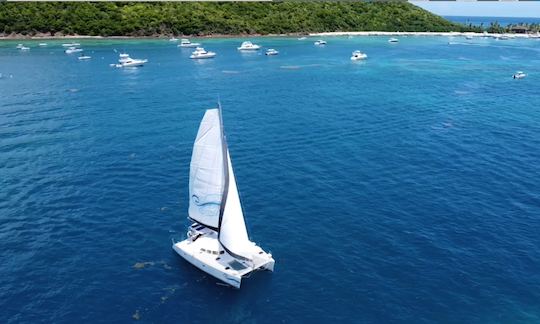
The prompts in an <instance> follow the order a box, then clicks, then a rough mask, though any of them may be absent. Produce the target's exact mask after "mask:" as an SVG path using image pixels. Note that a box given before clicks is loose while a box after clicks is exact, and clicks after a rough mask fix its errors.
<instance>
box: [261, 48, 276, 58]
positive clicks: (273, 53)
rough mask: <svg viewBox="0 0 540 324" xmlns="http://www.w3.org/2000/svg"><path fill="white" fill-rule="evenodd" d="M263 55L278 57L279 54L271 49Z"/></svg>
mask: <svg viewBox="0 0 540 324" xmlns="http://www.w3.org/2000/svg"><path fill="white" fill-rule="evenodd" d="M264 54H265V55H268V56H271V55H278V54H279V52H278V51H276V50H275V49H273V48H269V49H267V50H266V53H264Z"/></svg>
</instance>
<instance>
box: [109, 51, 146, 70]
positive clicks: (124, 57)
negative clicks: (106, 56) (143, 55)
mask: <svg viewBox="0 0 540 324" xmlns="http://www.w3.org/2000/svg"><path fill="white" fill-rule="evenodd" d="M147 62H148V60H147V59H134V58H131V57H130V56H129V54H128V53H120V54H119V59H118V64H111V66H113V67H118V68H122V67H138V66H143V65H144V64H145V63H147Z"/></svg>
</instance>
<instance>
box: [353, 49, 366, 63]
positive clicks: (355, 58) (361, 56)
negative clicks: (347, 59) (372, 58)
mask: <svg viewBox="0 0 540 324" xmlns="http://www.w3.org/2000/svg"><path fill="white" fill-rule="evenodd" d="M365 59H367V54H365V53H362V52H360V51H354V52H352V55H351V61H360V60H365Z"/></svg>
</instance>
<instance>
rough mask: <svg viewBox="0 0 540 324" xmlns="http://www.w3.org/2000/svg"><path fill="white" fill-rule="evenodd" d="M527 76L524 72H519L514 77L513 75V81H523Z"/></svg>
mask: <svg viewBox="0 0 540 324" xmlns="http://www.w3.org/2000/svg"><path fill="white" fill-rule="evenodd" d="M526 76H527V74H525V73H524V72H523V71H517V72H516V73H515V74H514V75H512V78H513V79H523V78H524V77H526Z"/></svg>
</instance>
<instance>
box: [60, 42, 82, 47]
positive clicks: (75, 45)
mask: <svg viewBox="0 0 540 324" xmlns="http://www.w3.org/2000/svg"><path fill="white" fill-rule="evenodd" d="M62 46H63V47H77V46H81V44H79V43H66V44H62Z"/></svg>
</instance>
